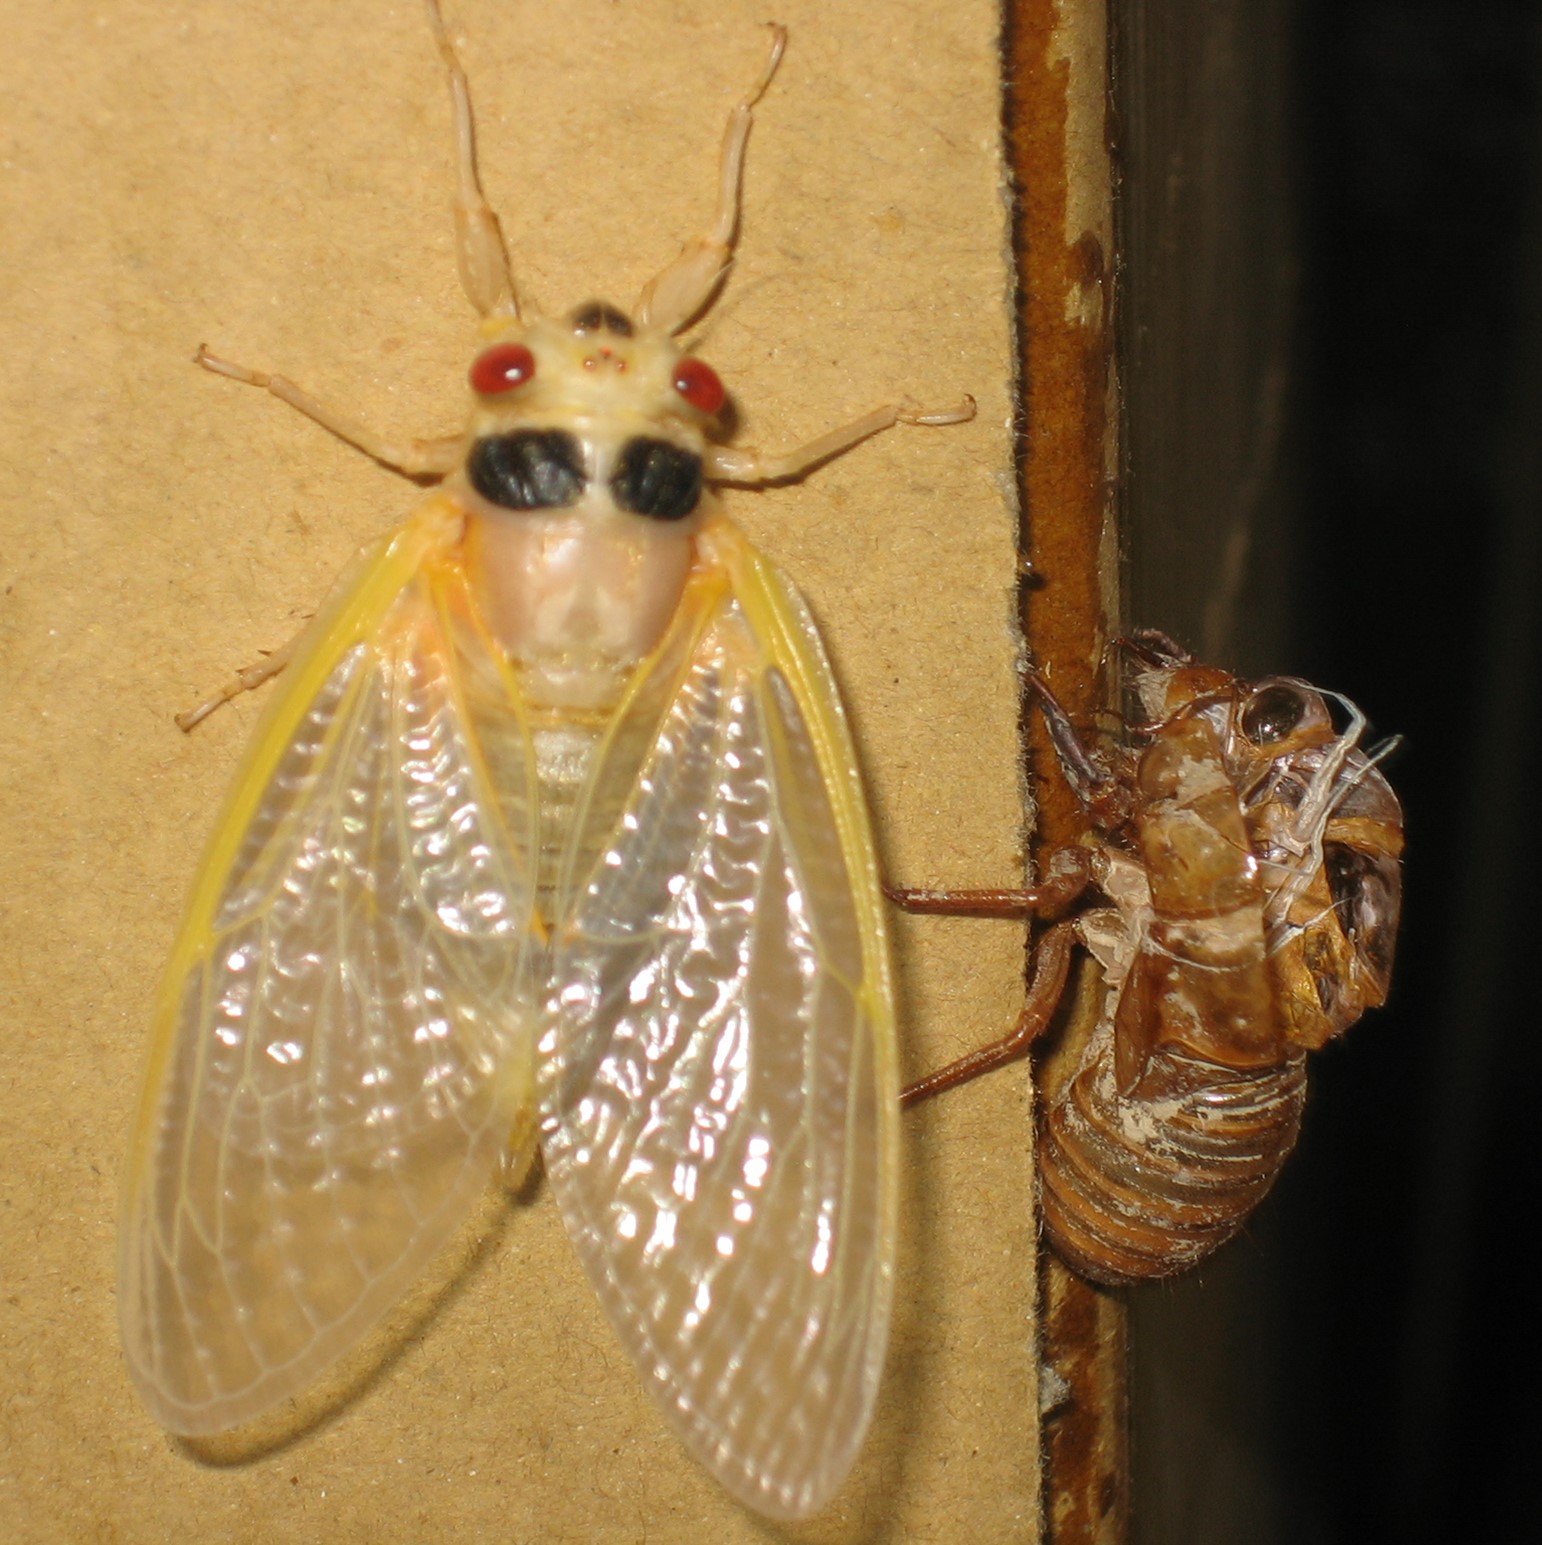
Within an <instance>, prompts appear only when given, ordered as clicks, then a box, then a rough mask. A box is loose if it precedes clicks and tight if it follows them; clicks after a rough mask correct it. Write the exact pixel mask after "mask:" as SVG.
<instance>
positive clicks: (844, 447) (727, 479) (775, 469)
mask: <svg viewBox="0 0 1542 1545" xmlns="http://www.w3.org/2000/svg"><path fill="white" fill-rule="evenodd" d="M974 413H975V403H974V398H973V397H965V398H964V399H963V401H962V402H960V403H959V404H958V405H957V406H956V407H952V408H942V409H938V410H936V411H930V410H928V409H925V408H918V407H917V406H916V405H915V404H914V403H913V402H891V403H887V404H886V405H885V406H883V407H881V408H874V409H873V411H872V412H871V413H865V414H863V416H862V417H861V418H859V419H854V420H853V421H852V422H851V423H849V424H843V425H842V426H841V427H840V428H839V429H832V430H830V431H828V433H826V434H822V435H818V436H816V437H815V438H814V439H812V440H809V441H806V442H805V443H804V444H803V445H799V446H796V447H794V448H793V449H792V450H790V451H778V452H774V453H772V454H767V453H765V452H763V451H757V450H755V449H753V448H752V447H750V446H736V445H714V446H710V447H709V448H708V450H707V454H706V456H705V458H704V459H703V463H702V465H703V468H704V470H705V472H706V476H707V478H708V480H709V481H711V482H714V483H737V484H739V485H741V486H745V485H749V486H753V485H755V484H760V483H784V482H787V481H788V480H789V479H791V478H795V477H802V476H803V474H804V473H805V472H807V471H808V470H809V469H810V468H811V467H817V466H818V465H819V463H820V462H822V461H829V460H830V458H831V457H832V456H839V455H840V454H841V452H842V451H848V450H850V449H851V447H852V446H854V445H856V444H858V443H859V442H860V441H863V440H865V439H867V438H868V436H869V435H876V434H881V433H882V432H883V431H884V430H885V429H892V428H893V427H894V425H895V424H926V425H940V424H966V423H968V422H969V420H970V419H972V418H973V417H974Z"/></svg>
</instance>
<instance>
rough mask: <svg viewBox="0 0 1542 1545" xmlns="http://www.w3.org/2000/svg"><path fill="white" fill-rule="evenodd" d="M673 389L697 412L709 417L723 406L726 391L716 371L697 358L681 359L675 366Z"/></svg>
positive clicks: (726, 394)
mask: <svg viewBox="0 0 1542 1545" xmlns="http://www.w3.org/2000/svg"><path fill="white" fill-rule="evenodd" d="M675 390H676V391H677V392H679V393H680V395H681V396H682V397H684V398H685V400H686V401H687V402H688V403H690V405H691V406H692V407H693V408H695V409H696V411H697V412H698V413H705V414H706V415H707V417H708V418H711V417H712V415H713V414H714V413H716V412H717V410H718V409H719V408H721V407H722V406H723V402H724V400H725V399H726V398H727V396H728V393H727V392H725V391H724V390H723V383H722V382H721V381H720V380H718V376H717V371H715V370H714V369H713V368H712V366H711V365H704V364H702V362H701V361H700V360H699V359H683V360H681V361H680V363H679V364H678V365H676V366H675Z"/></svg>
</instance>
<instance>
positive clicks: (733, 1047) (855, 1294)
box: [540, 532, 898, 1517]
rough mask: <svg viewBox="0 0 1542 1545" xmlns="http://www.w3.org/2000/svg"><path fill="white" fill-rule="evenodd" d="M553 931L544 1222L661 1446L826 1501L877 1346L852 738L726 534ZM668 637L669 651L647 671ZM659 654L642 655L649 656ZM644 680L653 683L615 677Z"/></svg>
mask: <svg viewBox="0 0 1542 1545" xmlns="http://www.w3.org/2000/svg"><path fill="white" fill-rule="evenodd" d="M715 535H716V538H717V540H716V543H715V546H716V548H717V550H718V552H719V554H720V556H721V558H722V561H723V564H724V570H725V578H726V584H724V585H720V586H719V587H718V591H717V594H716V599H715V600H714V601H712V602H710V603H709V604H708V605H707V607H706V609H705V611H704V614H703V616H702V618H701V619H700V627H699V630H698V632H697V634H696V636H695V644H694V648H693V649H691V650H689V652H688V659H687V661H686V662H685V663H684V668H683V672H682V673H681V674H680V676H679V678H678V683H677V687H676V690H675V691H674V694H673V698H672V700H671V701H670V702H669V705H668V707H667V709H666V711H665V713H664V716H663V719H662V721H661V722H660V724H659V728H658V733H657V737H656V739H655V740H654V743H653V746H652V751H651V755H650V756H649V757H648V758H647V759H646V760H645V761H644V763H643V766H642V768H641V770H640V773H639V772H638V771H636V770H635V761H634V758H633V757H632V755H631V754H630V752H629V751H628V749H627V748H626V747H625V746H624V745H623V746H618V747H617V748H616V749H617V754H616V756H615V757H611V756H609V755H608V751H609V749H610V748H604V749H602V752H601V755H600V760H599V765H598V767H597V770H596V772H595V774H594V794H593V799H592V803H593V804H596V805H598V806H599V807H601V808H607V807H611V805H612V800H613V797H614V794H615V791H614V790H612V789H611V788H609V787H608V784H609V782H610V781H611V780H612V779H613V778H614V779H617V780H619V779H623V778H624V779H625V780H626V788H627V791H628V792H627V795H626V797H625V799H624V801H623V803H622V807H621V814H620V818H619V820H618V821H617V822H616V824H615V826H614V827H613V829H612V835H611V836H610V839H609V842H608V845H607V846H606V847H605V848H604V850H603V851H602V852H600V853H598V855H597V856H596V862H595V863H594V866H593V869H592V872H591V877H590V879H589V881H588V883H587V885H586V886H584V887H582V888H581V890H580V892H579V894H578V896H577V899H576V901H575V903H574V905H573V910H572V912H571V914H570V916H569V918H568V921H567V923H566V925H565V926H564V927H563V929H562V930H561V931H560V932H559V935H558V937H557V939H556V940H555V951H556V955H555V965H556V970H555V975H554V984H555V985H554V989H553V1001H552V1003H551V1006H550V1009H549V1014H548V1021H547V1024H548V1028H547V1030H546V1031H545V1033H544V1034H543V1039H542V1042H541V1057H540V1070H541V1072H540V1076H541V1079H542V1106H541V1113H542V1140H543V1146H544V1152H545V1157H546V1164H547V1170H548V1173H549V1175H550V1177H551V1181H552V1185H553V1188H554V1190H555V1192H556V1195H557V1198H558V1201H559V1203H560V1204H561V1207H562V1210H563V1213H564V1216H565V1218H566V1221H567V1226H568V1230H569V1232H570V1234H571V1236H572V1238H573V1240H574V1241H575V1243H576V1245H577V1248H578V1251H579V1253H580V1255H581V1256H582V1258H583V1261H584V1264H585V1266H586V1268H587V1270H588V1272H589V1275H590V1277H591V1279H592V1280H593V1282H594V1284H595V1286H596V1288H597V1290H598V1292H599V1294H600V1297H601V1298H602V1300H603V1301H604V1303H605V1306H606V1309H607V1311H608V1312H609V1314H610V1317H611V1319H612V1321H613V1322H614V1324H615V1326H616V1328H617V1330H618V1332H619V1333H620V1336H621V1339H622V1341H623V1342H624V1343H625V1344H626V1347H627V1349H628V1351H629V1352H630V1353H631V1355H632V1357H633V1358H634V1359H635V1360H636V1362H637V1365H638V1367H639V1369H640V1371H641V1373H642V1375H643V1378H644V1380H645V1381H646V1382H647V1384H648V1385H649V1387H650V1388H651V1390H652V1391H653V1393H654V1395H655V1396H656V1397H657V1398H658V1400H659V1401H660V1403H661V1404H662V1405H663V1407H664V1408H665V1410H666V1412H667V1413H668V1414H669V1416H670V1417H671V1419H672V1420H673V1422H674V1423H675V1425H676V1426H677V1427H678V1428H679V1429H680V1431H681V1433H682V1434H683V1436H684V1438H685V1440H686V1443H687V1445H688V1446H689V1447H690V1448H691V1450H692V1451H693V1452H694V1453H695V1454H696V1455H697V1456H698V1458H700V1459H701V1460H702V1462H703V1463H705V1464H706V1465H707V1466H708V1468H709V1469H710V1470H711V1471H712V1472H713V1473H714V1475H716V1476H717V1478H718V1479H719V1480H720V1481H721V1482H722V1484H723V1485H725V1486H726V1487H727V1488H728V1489H729V1490H730V1491H731V1492H733V1493H734V1494H735V1495H736V1496H738V1497H739V1498H740V1499H741V1500H742V1501H744V1502H746V1503H748V1504H749V1505H750V1506H752V1507H754V1508H756V1509H758V1510H759V1511H761V1512H763V1513H768V1514H771V1515H773V1516H780V1517H798V1516H802V1515H804V1514H806V1513H809V1512H812V1511H814V1510H815V1509H816V1508H818V1507H819V1506H821V1505H822V1504H823V1502H824V1501H826V1500H827V1499H828V1497H829V1496H830V1495H831V1493H833V1492H834V1491H835V1489H836V1488H837V1487H838V1486H839V1484H840V1482H841V1480H842V1479H843V1478H844V1476H845V1475H846V1473H847V1471H848V1469H849V1468H850V1465H851V1462H852V1460H853V1458H854V1457H855V1454H856V1451H857V1448H858V1447H859V1445H860V1443H861V1440H862V1437H863V1435H864V1433H865V1432H866V1429H867V1426H868V1421H869V1418H870V1415H871V1411H872V1406H873V1400H874V1396H875V1393H876V1389H877V1384H878V1379H879V1374H880V1372H881V1369H882V1364H883V1358H884V1351H885V1344H886V1339H887V1330H888V1318H889V1303H890V1293H891V1279H892V1263H893V1247H894V1205H895V1203H894V1170H895V1145H896V1118H897V1114H898V1083H897V1075H896V1069H895V1057H894V1047H893V1020H892V1011H891V1006H890V1000H889V983H888V977H887V964H886V957H885V947H884V939H883V933H882V910H881V896H880V892H879V887H878V880H877V873H876V865H875V861H874V858H873V853H872V848H871V839H870V835H869V832H868V828H867V818H866V814H865V810H864V807H863V802H862V796H861V790H860V786H859V780H858V777H857V773H856V770H855V766H854V762H853V757H852V751H851V746H850V742H849V738H848V735H847V732H846V728H845V724H844V721H843V719H842V716H841V711H840V708H839V706H838V701H837V698H836V696H835V689H834V686H833V684H832V682H831V679H830V675H829V670H828V667H827V665H826V664H825V661H824V657H823V654H822V652H821V649H820V647H819V643H818V639H817V636H816V635H815V633H814V629H813V624H812V622H811V621H810V619H809V617H808V615H807V612H806V611H805V610H804V608H803V606H802V603H801V602H800V601H799V600H798V599H797V598H796V596H794V595H793V594H792V592H791V591H790V589H788V588H787V587H786V585H785V583H784V582H783V581H781V580H780V579H779V578H778V577H777V576H776V575H775V574H774V573H772V572H770V571H769V570H768V569H767V568H766V567H765V566H764V565H763V564H762V563H761V562H760V560H758V559H757V558H755V557H754V555H753V554H752V553H751V552H750V551H749V549H748V548H747V546H746V545H745V544H744V543H743V540H742V538H738V537H737V536H736V535H735V534H734V533H731V532H722V533H715ZM667 657H668V652H667V651H666V652H665V658H667ZM661 668H662V667H661ZM638 690H639V691H641V692H645V693H646V692H648V691H649V690H650V684H649V683H646V682H645V683H643V684H641V685H640V686H639V689H638Z"/></svg>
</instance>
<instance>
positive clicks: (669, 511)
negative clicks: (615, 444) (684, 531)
mask: <svg viewBox="0 0 1542 1545" xmlns="http://www.w3.org/2000/svg"><path fill="white" fill-rule="evenodd" d="M701 486H702V480H701V457H700V456H698V455H697V454H696V453H695V452H694V451H687V450H684V449H682V448H681V447H680V446H678V445H675V444H673V443H672V442H671V441H669V440H650V439H649V438H648V437H647V436H646V435H639V436H638V437H637V438H636V439H635V440H628V441H627V443H626V445H625V446H624V447H623V448H622V451H621V454H620V456H618V457H617V458H616V470H615V471H614V472H612V473H611V475H610V490H611V492H612V493H613V494H614V495H615V498H616V503H617V504H619V505H620V506H621V508H622V509H624V510H630V511H631V512H632V513H633V514H634V515H651V516H652V517H653V518H654V519H655V520H681V519H683V518H684V517H685V516H687V515H689V514H690V513H691V511H692V510H694V509H695V508H696V506H697V505H698V504H699V503H700V502H701Z"/></svg>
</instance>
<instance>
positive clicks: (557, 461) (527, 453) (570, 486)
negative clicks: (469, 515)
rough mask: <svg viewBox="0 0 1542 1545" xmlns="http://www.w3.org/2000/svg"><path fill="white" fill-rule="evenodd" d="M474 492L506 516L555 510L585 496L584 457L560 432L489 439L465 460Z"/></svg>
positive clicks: (527, 431) (529, 432)
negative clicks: (506, 514) (581, 495)
mask: <svg viewBox="0 0 1542 1545" xmlns="http://www.w3.org/2000/svg"><path fill="white" fill-rule="evenodd" d="M466 476H467V477H468V478H469V479H470V480H471V486H472V487H473V488H474V489H476V491H477V492H478V493H479V494H481V496H482V497H483V498H484V499H486V500H488V501H489V502H490V503H492V504H496V505H498V506H499V507H500V508H501V509H505V510H555V509H561V508H563V507H564V506H565V505H569V504H573V503H575V502H576V501H577V499H578V497H579V495H580V494H582V493H583V491H584V483H585V482H586V481H587V479H586V477H585V473H584V453H583V450H582V448H581V447H580V446H579V443H578V441H577V440H575V439H574V438H573V436H572V435H570V434H568V433H567V431H566V430H562V429H518V430H515V431H514V433H513V434H507V435H489V436H487V437H486V438H485V439H482V440H478V441H477V442H476V444H475V445H473V446H472V447H471V454H470V455H469V456H468V457H467V458H466Z"/></svg>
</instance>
